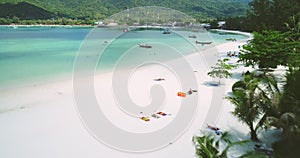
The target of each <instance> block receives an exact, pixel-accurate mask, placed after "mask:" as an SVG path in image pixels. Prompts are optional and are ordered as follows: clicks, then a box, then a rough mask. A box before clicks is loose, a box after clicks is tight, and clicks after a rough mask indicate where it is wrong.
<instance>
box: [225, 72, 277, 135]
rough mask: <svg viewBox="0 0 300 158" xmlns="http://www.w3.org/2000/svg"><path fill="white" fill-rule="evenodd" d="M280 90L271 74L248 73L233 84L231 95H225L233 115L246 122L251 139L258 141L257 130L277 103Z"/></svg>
mask: <svg viewBox="0 0 300 158" xmlns="http://www.w3.org/2000/svg"><path fill="white" fill-rule="evenodd" d="M279 96H280V91H279V89H278V87H277V82H276V80H275V78H274V76H273V75H271V74H267V73H250V74H247V75H244V78H243V80H241V81H238V82H237V83H236V84H235V85H234V86H233V95H232V96H227V97H226V99H228V100H229V101H230V102H231V103H232V104H233V105H235V109H234V111H233V115H235V116H236V117H237V118H238V119H239V120H240V121H242V122H244V123H245V124H247V126H248V127H249V129H250V135H251V139H252V140H254V141H258V140H259V139H258V137H257V131H258V130H259V129H261V128H262V127H263V126H264V125H265V121H266V119H267V118H268V116H269V115H271V114H272V113H273V107H275V106H277V105H278V100H276V99H275V98H277V99H278V98H279Z"/></svg>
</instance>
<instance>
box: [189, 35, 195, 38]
mask: <svg viewBox="0 0 300 158" xmlns="http://www.w3.org/2000/svg"><path fill="white" fill-rule="evenodd" d="M189 38H197V36H196V35H189Z"/></svg>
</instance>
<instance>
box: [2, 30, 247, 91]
mask: <svg viewBox="0 0 300 158" xmlns="http://www.w3.org/2000/svg"><path fill="white" fill-rule="evenodd" d="M91 29H92V28H86V27H18V28H12V27H0V89H1V88H10V87H18V86H26V85H34V84H39V83H43V82H49V81H54V80H58V79H71V78H72V72H73V64H74V60H75V58H76V55H77V53H78V50H79V49H80V46H81V45H82V43H83V42H85V41H86V39H85V38H86V36H87V35H88V33H89V32H90V31H91ZM101 31H102V32H103V37H102V36H99V38H98V39H94V40H97V42H98V43H99V45H103V47H102V48H103V50H101V53H102V55H101V58H99V56H98V57H94V58H95V59H94V60H97V61H98V65H97V69H100V70H110V69H111V68H113V67H114V66H115V64H116V63H117V62H118V61H119V60H120V59H121V58H122V57H123V56H124V54H130V55H131V56H130V55H129V56H127V57H126V59H124V60H127V62H126V64H128V65H130V63H132V62H134V61H136V59H137V58H147V57H149V55H156V54H160V56H159V59H160V60H170V59H172V58H176V57H177V56H173V57H172V56H164V55H163V52H165V51H170V50H171V49H176V50H177V51H178V52H180V53H181V54H183V55H186V54H190V53H194V52H195V51H196V50H198V49H199V50H201V49H205V48H206V47H210V46H208V45H207V46H202V45H196V46H195V44H194V43H195V40H196V39H191V38H186V37H188V35H190V34H196V35H197V37H198V38H197V40H199V41H213V42H214V43H215V44H219V43H224V42H226V38H229V37H233V38H236V39H238V40H239V39H246V38H247V37H245V36H243V35H237V34H228V35H219V34H218V33H211V32H209V33H208V32H206V33H191V32H181V33H179V34H176V33H171V34H169V35H164V34H162V32H161V31H155V30H146V31H130V32H127V33H121V35H119V36H116V38H113V39H109V38H107V37H106V36H105V33H108V32H109V31H108V30H107V29H102V30H101ZM114 31H120V30H114ZM104 41H108V43H104ZM139 43H147V44H149V45H152V46H153V49H145V48H144V49H141V48H138V45H137V44H139ZM99 51H100V50H99ZM147 51H148V52H147ZM141 52H147V53H141ZM123 63H124V62H123ZM124 66H126V65H124Z"/></svg>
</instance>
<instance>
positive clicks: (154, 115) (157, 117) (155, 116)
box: [151, 114, 160, 119]
mask: <svg viewBox="0 0 300 158" xmlns="http://www.w3.org/2000/svg"><path fill="white" fill-rule="evenodd" d="M151 116H152V117H153V118H156V119H159V118H160V116H158V115H157V114H152V115H151Z"/></svg>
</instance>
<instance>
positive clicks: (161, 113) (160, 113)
mask: <svg viewBox="0 0 300 158" xmlns="http://www.w3.org/2000/svg"><path fill="white" fill-rule="evenodd" d="M156 114H158V115H161V116H167V115H168V114H166V113H164V112H157V113H156Z"/></svg>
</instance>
